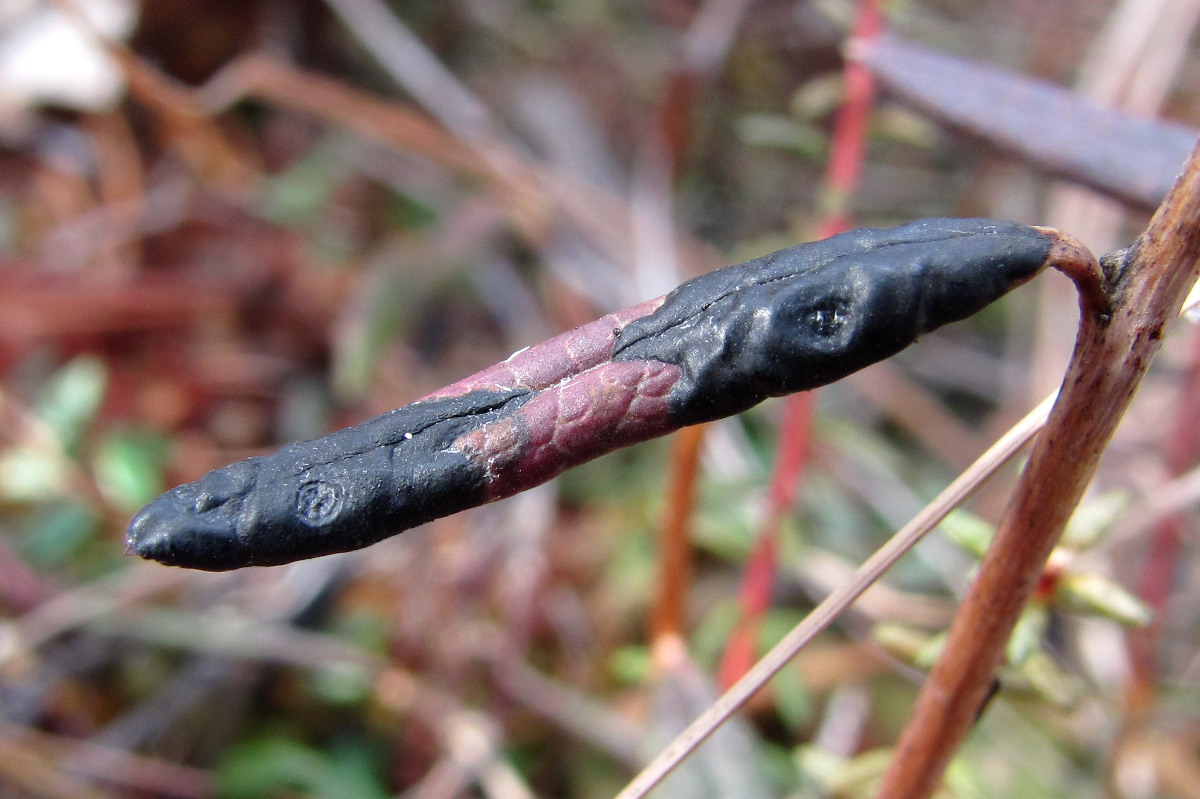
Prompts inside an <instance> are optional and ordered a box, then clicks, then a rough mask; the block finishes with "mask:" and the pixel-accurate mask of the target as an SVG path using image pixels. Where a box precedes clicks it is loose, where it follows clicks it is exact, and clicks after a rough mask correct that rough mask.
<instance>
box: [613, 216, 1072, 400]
mask: <svg viewBox="0 0 1200 799" xmlns="http://www.w3.org/2000/svg"><path fill="white" fill-rule="evenodd" d="M1050 245H1051V241H1050V239H1049V238H1048V237H1046V236H1044V235H1042V234H1040V233H1038V232H1037V231H1036V230H1034V229H1032V228H1029V227H1026V226H1024V225H1018V224H1016V223H1013V222H997V221H995V220H991V219H924V220H921V221H918V222H912V223H910V224H907V225H901V226H900V227H895V228H889V229H886V230H853V231H850V232H848V233H843V234H841V235H838V236H834V237H832V238H829V239H825V240H824V241H820V242H816V243H813V244H805V245H802V246H799V247H793V248H791V249H788V250H781V251H779V252H776V253H772V254H771V255H767V256H764V257H762V258H758V259H756V260H753V261H750V262H749V263H745V264H741V265H740V266H732V267H728V268H726V269H721V270H718V271H716V272H712V273H710V274H707V275H703V276H701V277H698V278H696V279H694V280H690V281H688V282H687V283H684V284H683V285H682V286H680V287H679V288H677V289H675V290H674V291H673V292H671V293H670V294H669V295H667V299H666V301H665V302H664V303H663V305H662V306H661V307H660V308H659V309H658V310H657V311H655V312H654V313H652V314H650V315H649V316H645V317H643V318H641V319H637V320H635V321H633V322H631V323H630V324H629V325H628V326H626V328H625V329H624V330H623V331H622V332H621V335H620V336H619V338H618V339H617V345H616V354H615V355H614V357H613V359H614V360H633V361H638V360H658V361H664V362H667V363H673V364H677V365H679V366H680V367H682V368H683V372H684V375H683V379H682V380H681V381H680V382H679V383H678V384H676V386H675V388H674V389H673V390H672V392H671V395H670V401H671V412H672V415H673V416H674V417H675V418H676V419H677V421H678V422H679V423H680V424H695V423H697V422H703V421H709V420H711V419H718V418H720V417H723V416H730V415H732V414H735V413H740V412H741V411H744V410H746V409H747V408H750V407H752V406H754V405H757V404H758V403H759V402H762V401H763V400H764V399H766V398H767V397H773V396H780V395H783V394H790V393H792V392H795V391H802V390H804V389H809V388H813V387H815V386H820V385H824V384H826V383H831V382H833V381H835V380H838V379H840V378H842V377H845V376H846V375H848V374H850V373H851V372H854V371H857V370H859V369H861V368H862V367H864V366H867V365H868V364H872V363H875V362H876V361H880V360H883V359H884V358H887V357H888V356H891V355H894V354H895V353H897V352H899V351H900V350H902V349H904V348H905V347H907V346H908V345H909V344H911V343H913V342H914V341H916V339H917V337H918V336H920V335H922V334H923V333H927V332H929V331H931V330H933V329H934V328H937V327H940V326H941V325H945V324H948V323H950V322H955V321H958V320H960V319H965V318H966V317H968V316H970V315H972V314H974V313H975V312H976V311H978V310H980V309H981V308H983V307H984V306H986V305H988V304H989V303H991V302H993V301H995V300H996V299H998V298H999V297H1000V296H1002V295H1003V294H1004V293H1005V292H1007V291H1008V290H1009V289H1011V288H1012V287H1013V286H1014V285H1016V284H1018V283H1020V282H1022V281H1024V280H1026V279H1028V278H1029V277H1031V276H1032V275H1033V274H1034V273H1035V272H1036V271H1037V270H1038V268H1039V267H1041V265H1042V264H1043V263H1044V262H1045V260H1046V256H1047V254H1048V253H1049V251H1050Z"/></svg>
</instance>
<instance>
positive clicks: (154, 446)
mask: <svg viewBox="0 0 1200 799" xmlns="http://www.w3.org/2000/svg"><path fill="white" fill-rule="evenodd" d="M166 457H167V443H166V441H165V440H164V439H163V438H162V437H161V436H159V435H157V434H154V433H150V432H146V431H136V430H135V431H124V432H119V433H113V434H110V435H108V436H105V438H104V439H103V440H102V441H101V442H100V445H99V446H98V447H97V449H96V454H95V456H94V458H93V461H92V470H93V473H94V474H95V478H96V484H97V485H98V486H99V487H100V491H101V492H102V493H103V494H104V497H105V499H107V500H108V501H109V502H111V503H112V504H113V506H114V507H117V508H120V509H121V510H124V511H127V512H129V513H133V512H134V511H136V510H137V509H138V508H140V507H142V506H143V505H145V504H146V503H147V502H149V501H150V500H152V499H154V497H156V496H158V495H159V494H160V493H162V491H163V488H164V485H163V466H164V464H165V462H166Z"/></svg>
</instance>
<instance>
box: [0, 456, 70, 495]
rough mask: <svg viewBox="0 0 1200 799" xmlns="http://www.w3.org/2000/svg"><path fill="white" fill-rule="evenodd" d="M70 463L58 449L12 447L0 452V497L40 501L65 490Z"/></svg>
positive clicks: (68, 477) (68, 478)
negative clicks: (52, 450)
mask: <svg viewBox="0 0 1200 799" xmlns="http://www.w3.org/2000/svg"><path fill="white" fill-rule="evenodd" d="M70 471H71V464H70V462H68V461H67V460H66V458H65V457H63V455H62V453H60V452H51V451H47V450H46V449H45V448H38V447H32V446H29V447H14V448H13V449H10V450H7V451H5V452H3V453H0V497H3V498H4V499H7V500H10V501H12V502H43V501H46V500H50V499H54V498H55V497H58V496H60V495H62V494H63V493H65V492H66V490H67V486H68V484H69V483H70Z"/></svg>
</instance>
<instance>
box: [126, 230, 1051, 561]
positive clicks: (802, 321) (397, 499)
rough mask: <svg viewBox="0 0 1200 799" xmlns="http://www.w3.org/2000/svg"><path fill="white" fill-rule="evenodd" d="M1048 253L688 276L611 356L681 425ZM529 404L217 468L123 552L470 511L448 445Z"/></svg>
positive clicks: (977, 302)
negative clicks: (659, 381) (654, 383)
mask: <svg viewBox="0 0 1200 799" xmlns="http://www.w3.org/2000/svg"><path fill="white" fill-rule="evenodd" d="M1052 244H1053V240H1052V239H1051V238H1050V237H1049V236H1047V235H1045V234H1042V233H1040V232H1038V231H1037V230H1035V229H1033V228H1029V227H1025V226H1023V225H1017V224H1014V223H1011V222H997V221H994V220H985V219H929V220H922V221H920V222H914V223H911V224H908V225H903V226H900V227H897V228H891V229H888V230H857V231H851V232H849V233H845V234H842V235H840V236H835V237H833V238H830V239H826V240H825V241H821V242H817V243H814V244H805V245H801V246H799V247H793V248H791V249H788V250H782V251H780V252H777V253H774V254H772V255H768V256H765V257H763V258H759V259H757V260H754V261H750V262H749V263H746V264H741V265H739V266H732V267H728V268H726V269H721V270H718V271H716V272H713V273H710V274H708V275H704V276H702V277H699V278H696V279H695V280H691V281H689V282H687V283H684V284H683V285H682V286H680V287H679V288H677V289H676V290H675V291H673V292H671V293H670V294H669V295H667V297H666V298H665V300H664V302H663V304H662V305H661V306H659V308H658V309H657V310H655V311H654V312H652V313H650V314H648V315H646V316H644V317H642V318H640V319H635V320H634V321H632V322H630V323H629V324H628V325H626V326H625V327H624V329H623V330H622V331H621V332H620V334H619V335H618V336H617V339H616V344H615V346H614V350H613V356H612V360H614V361H622V360H624V361H660V362H665V363H671V364H676V365H678V366H679V367H681V371H682V376H681V378H680V379H679V381H678V382H677V383H676V384H675V385H674V387H673V388H672V389H671V392H670V394H669V396H668V399H669V408H670V416H671V418H670V420H669V421H670V423H671V425H672V426H674V427H681V426H684V425H688V424H694V423H697V422H701V421H706V420H710V419H716V418H720V417H723V416H728V415H731V414H734V413H739V412H741V411H743V410H745V409H747V408H749V407H751V406H753V405H755V404H757V403H759V402H761V401H762V400H763V399H765V398H766V397H770V396H779V395H783V394H787V393H791V392H794V391H800V390H804V389H808V388H813V387H815V386H819V385H824V384H826V383H830V382H833V381H834V380H837V379H839V378H841V377H844V376H845V375H847V374H850V373H851V372H854V371H856V370H858V369H861V368H862V367H864V366H866V365H868V364H871V363H874V362H876V361H879V360H882V359H884V358H887V357H888V356H890V355H893V354H895V353H896V352H899V351H900V350H902V349H904V348H905V347H907V346H908V345H909V344H911V343H912V342H914V341H915V340H916V339H917V338H918V337H919V336H920V335H922V334H923V333H926V332H929V331H931V330H933V329H934V328H936V327H939V326H941V325H944V324H947V323H949V322H954V321H957V320H959V319H963V318H965V317H967V316H970V315H971V314H973V313H975V312H977V311H978V310H980V309H981V308H983V307H984V306H986V305H988V304H989V303H991V302H993V301H994V300H996V299H998V298H999V297H1000V296H1002V295H1003V294H1004V293H1005V292H1007V291H1008V290H1010V289H1011V288H1013V287H1014V286H1016V285H1019V284H1021V283H1023V282H1025V281H1026V280H1028V279H1029V278H1031V277H1032V276H1033V275H1034V274H1036V273H1037V272H1038V270H1039V269H1041V268H1042V267H1043V266H1044V265H1045V262H1046V258H1047V256H1048V254H1049V252H1050V249H1051V246H1052ZM545 390H553V387H551V388H549V389H545ZM533 396H535V392H532V391H522V390H514V391H474V392H471V393H469V394H465V395H462V396H459V397H452V398H446V399H435V400H427V401H423V402H418V403H414V404H412V405H408V406H405V407H403V408H399V409H397V410H395V411H391V412H390V413H386V414H384V415H382V416H378V417H376V418H374V419H369V420H367V421H365V422H363V423H361V424H359V425H355V426H354V427H350V428H347V429H345V430H341V431H338V432H336V433H333V434H331V435H328V436H325V437H323V438H318V439H315V440H313V441H305V442H300V443H297V444H290V445H288V446H286V447H284V448H282V449H280V450H279V451H278V452H276V453H274V454H272V455H267V456H263V457H257V458H249V459H247V460H244V461H239V462H238V463H235V464H232V465H230V466H226V467H224V468H222V469H217V470H215V471H213V472H210V473H209V474H207V475H205V476H204V477H202V478H201V479H199V480H197V481H196V482H194V483H189V484H187V485H184V486H180V487H179V488H176V489H174V490H173V491H169V492H167V493H166V494H163V495H162V496H160V497H159V498H158V499H155V500H154V501H153V502H151V503H150V504H149V505H147V506H146V507H145V508H144V509H143V510H142V511H141V512H139V513H138V515H137V516H136V517H135V518H134V519H133V521H132V522H131V524H130V527H129V533H128V536H127V539H126V546H127V549H128V551H130V552H132V553H135V554H138V555H141V556H142V557H147V558H152V559H154V560H158V561H160V562H162V563H165V564H168V565H177V566H186V567H189V568H195V569H206V570H224V569H233V568H239V567H241V566H251V565H272V564H280V563H288V562H291V561H295V560H300V559H303V558H310V557H316V556H319V555H326V554H330V553H333V552H344V551H348V550H352V549H358V548H361V547H364V546H367V545H369V544H372V543H374V542H376V541H379V540H381V539H383V538H386V537H388V536H390V535H394V534H396V533H398V532H401V531H403V530H405V529H408V528H410V527H414V526H416V525H419V524H423V523H425V522H427V521H430V520H432V519H435V518H438V517H440V516H445V515H448V514H450V513H454V512H457V511H459V510H463V509H465V508H468V507H472V506H475V505H478V504H481V503H482V502H484V501H486V491H485V480H486V479H487V477H486V464H484V463H479V462H476V461H475V460H473V459H471V458H470V457H469V456H468V455H467V454H465V453H463V452H461V451H458V450H457V449H456V448H452V444H453V443H454V442H455V440H456V439H458V438H459V437H461V436H463V435H465V434H466V433H468V432H471V431H473V430H476V429H478V428H480V427H483V426H485V425H487V424H489V423H491V422H494V421H497V420H500V419H502V418H504V417H505V415H506V414H510V413H512V412H513V411H514V410H515V409H516V408H518V407H520V406H521V405H523V404H524V403H525V402H527V401H528V400H529V399H531V398H532V397H533ZM598 434H602V433H598ZM564 468H565V467H564ZM529 487H532V486H529Z"/></svg>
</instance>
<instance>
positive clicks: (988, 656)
mask: <svg viewBox="0 0 1200 799" xmlns="http://www.w3.org/2000/svg"><path fill="white" fill-rule="evenodd" d="M1198 221H1200V149H1198V150H1193V152H1192V155H1191V156H1190V158H1189V160H1188V162H1187V164H1186V167H1185V170H1184V173H1183V175H1182V176H1181V177H1180V178H1179V179H1178V180H1177V181H1176V183H1175V185H1174V187H1173V188H1172V189H1171V191H1170V193H1169V194H1168V195H1167V198H1166V199H1165V200H1164V201H1163V204H1162V205H1161V206H1160V207H1159V209H1158V211H1157V212H1156V213H1155V215H1154V218H1153V219H1152V220H1151V222H1150V226H1149V228H1148V229H1147V230H1146V232H1145V233H1143V234H1142V235H1141V236H1140V237H1139V238H1138V240H1137V241H1136V242H1135V243H1134V245H1133V246H1132V247H1131V248H1129V249H1128V250H1126V251H1123V252H1121V253H1118V254H1115V255H1113V256H1109V257H1107V258H1106V259H1105V264H1106V267H1107V272H1108V273H1109V274H1108V279H1107V280H1106V281H1105V283H1104V284H1094V285H1103V286H1105V288H1106V289H1107V290H1106V292H1105V293H1106V294H1107V297H1108V302H1109V307H1108V308H1107V310H1104V309H1103V308H1100V307H1097V305H1096V303H1097V300H1098V297H1096V296H1095V294H1094V288H1088V285H1089V284H1088V283H1087V282H1086V281H1083V282H1081V281H1080V280H1078V279H1077V280H1076V282H1077V285H1080V286H1081V288H1082V291H1081V299H1080V303H1081V310H1082V318H1081V324H1080V331H1079V336H1078V338H1077V342H1076V347H1075V353H1074V355H1073V357H1072V360H1071V365H1070V366H1069V367H1068V371H1067V374H1066V377H1065V378H1064V380H1063V387H1062V390H1061V392H1060V395H1059V400H1058V402H1057V403H1056V405H1055V407H1054V409H1053V411H1052V412H1051V415H1050V419H1049V421H1048V423H1047V425H1046V428H1045V430H1044V431H1043V432H1042V434H1041V435H1040V436H1039V437H1038V440H1037V443H1036V445H1035V446H1034V450H1033V452H1032V454H1031V456H1030V460H1029V465H1028V467H1027V468H1026V469H1025V471H1024V473H1023V474H1022V476H1021V480H1020V482H1019V483H1018V485H1017V489H1016V491H1015V493H1014V495H1013V498H1012V500H1011V501H1010V502H1009V506H1008V509H1007V511H1006V512H1005V515H1004V518H1003V520H1002V522H1001V524H1000V527H999V529H998V530H997V533H996V537H995V539H994V540H993V542H992V545H991V547H990V549H989V550H988V553H987V555H986V557H985V558H984V560H983V563H982V565H981V567H980V570H979V575H978V577H977V578H976V579H975V581H974V583H973V584H972V586H971V589H970V591H969V593H968V594H967V597H966V599H965V600H964V601H963V604H962V607H961V608H960V610H959V612H958V614H957V615H956V617H955V620H954V622H953V624H952V625H951V628H950V632H949V637H948V638H947V641H946V646H945V651H944V654H943V655H942V657H941V658H940V659H939V661H938V663H937V665H936V666H935V667H934V669H933V671H932V672H931V673H930V675H929V678H928V679H927V680H926V683H925V686H924V688H923V690H922V691H921V694H920V696H919V697H918V700H917V705H916V707H915V709H914V711H913V716H912V718H911V720H910V721H909V724H908V726H907V727H906V729H905V731H904V733H903V735H902V736H901V739H900V742H899V744H898V746H897V749H896V753H895V756H894V757H893V759H892V764H891V767H890V769H889V771H888V773H887V774H886V775H885V777H884V781H883V783H882V786H881V788H880V792H879V795H880V796H886V797H888V799H919V798H920V797H927V796H929V795H931V794H932V793H933V791H934V790H935V789H936V787H937V785H938V783H939V782H940V780H941V775H942V772H943V770H944V769H945V767H946V765H947V764H948V763H949V761H950V759H951V757H953V755H954V752H955V751H956V749H957V748H958V745H959V744H960V743H961V742H962V740H963V739H964V738H965V737H966V735H967V733H968V731H969V730H970V728H971V725H972V723H973V722H974V719H975V716H976V714H977V713H978V711H979V708H980V706H981V705H982V703H983V702H984V699H985V697H986V696H987V693H988V691H989V688H990V685H991V682H992V679H993V674H994V672H995V670H996V667H997V666H998V665H999V664H1000V662H1001V659H1002V658H1003V654H1004V647H1005V644H1006V642H1007V641H1008V638H1009V635H1010V634H1011V632H1012V629H1013V627H1014V625H1015V623H1016V620H1017V617H1018V616H1019V614H1020V612H1021V609H1022V608H1023V607H1024V605H1025V602H1026V600H1027V599H1028V598H1029V596H1030V595H1031V593H1032V592H1033V589H1034V587H1035V585H1036V583H1037V581H1038V578H1039V577H1040V576H1041V573H1042V568H1043V565H1044V564H1045V561H1046V558H1047V557H1048V556H1049V554H1050V551H1051V550H1052V549H1053V547H1054V545H1055V544H1056V543H1057V541H1058V538H1059V535H1060V534H1061V532H1062V529H1063V527H1064V525H1065V524H1066V522H1067V519H1068V518H1069V517H1070V515H1071V512H1072V511H1073V510H1074V508H1075V505H1076V503H1077V502H1078V501H1079V498H1080V497H1081V496H1082V494H1083V492H1084V490H1085V489H1086V488H1087V485H1088V483H1089V482H1090V481H1091V479H1092V475H1093V474H1094V473H1095V470H1096V466H1097V464H1098V463H1099V460H1100V455H1101V453H1102V452H1103V451H1104V448H1105V446H1106V445H1107V444H1108V441H1109V439H1110V438H1111V437H1112V434H1113V432H1114V431H1115V429H1116V427H1117V424H1118V423H1119V422H1120V420H1121V418H1122V416H1123V415H1124V413H1125V410H1126V408H1128V406H1129V403H1130V402H1131V401H1132V399H1133V396H1134V394H1135V392H1136V391H1137V388H1138V385H1139V384H1140V382H1141V380H1142V378H1143V377H1144V376H1145V374H1146V371H1147V369H1148V368H1149V366H1150V362H1151V360H1153V358H1154V355H1155V353H1156V352H1157V351H1158V348H1159V346H1160V345H1161V344H1162V339H1163V333H1164V329H1165V327H1166V325H1167V324H1168V323H1169V322H1170V321H1171V320H1172V319H1173V318H1174V317H1175V316H1176V315H1177V314H1178V312H1179V309H1180V307H1181V306H1182V304H1183V302H1184V299H1185V297H1186V295H1187V292H1188V290H1189V289H1190V287H1191V285H1192V284H1193V283H1194V282H1195V280H1196V276H1197V272H1198V271H1200V224H1197V222H1198Z"/></svg>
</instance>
